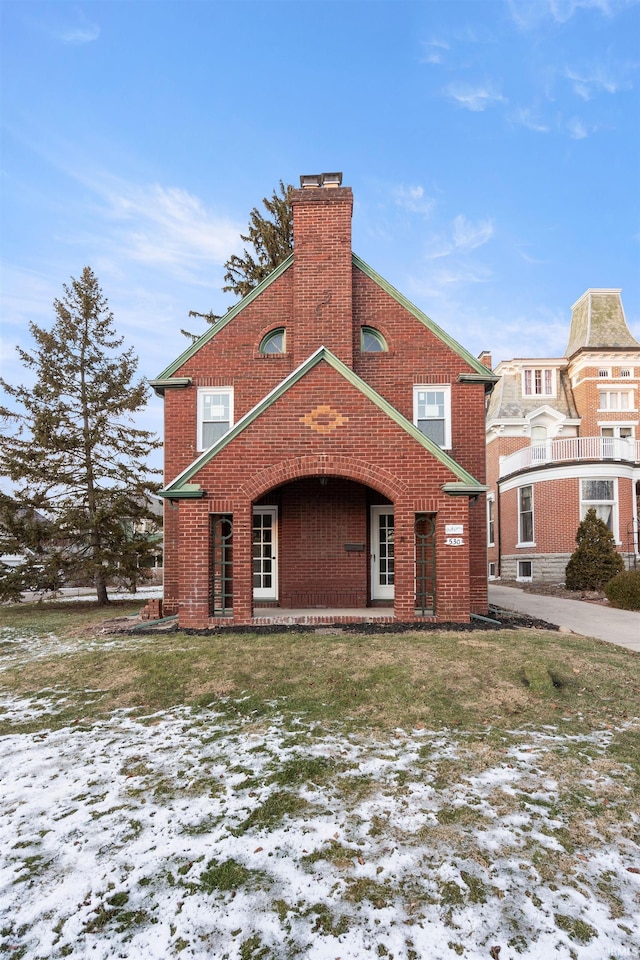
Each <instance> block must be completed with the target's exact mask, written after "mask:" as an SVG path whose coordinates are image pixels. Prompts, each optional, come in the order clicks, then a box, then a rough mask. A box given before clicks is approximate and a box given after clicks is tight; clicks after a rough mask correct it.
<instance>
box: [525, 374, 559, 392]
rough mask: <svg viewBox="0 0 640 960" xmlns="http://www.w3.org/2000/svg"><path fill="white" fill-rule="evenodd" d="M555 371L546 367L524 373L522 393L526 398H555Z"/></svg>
mask: <svg viewBox="0 0 640 960" xmlns="http://www.w3.org/2000/svg"><path fill="white" fill-rule="evenodd" d="M554 373H555V371H554V370H552V369H545V368H544V367H542V368H540V367H538V368H535V367H534V368H532V369H530V370H523V371H522V393H523V395H524V396H525V397H553V396H555V392H556V391H555V376H554Z"/></svg>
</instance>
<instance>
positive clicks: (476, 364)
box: [352, 253, 499, 383]
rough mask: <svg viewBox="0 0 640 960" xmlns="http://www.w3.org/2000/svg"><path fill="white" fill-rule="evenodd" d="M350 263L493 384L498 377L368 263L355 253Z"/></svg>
mask: <svg viewBox="0 0 640 960" xmlns="http://www.w3.org/2000/svg"><path fill="white" fill-rule="evenodd" d="M352 261H353V265H354V267H357V268H358V270H361V271H362V273H364V275H365V276H366V277H369V279H370V280H373V282H374V283H377V284H378V286H379V287H381V288H382V289H383V290H384V291H385V292H386V293H388V294H389V296H390V297H393V299H394V300H396V301H397V302H398V303H399V304H400V305H401V306H403V307H404V308H405V310H408V311H409V313H411V314H412V315H413V316H414V317H415V318H416V320H419V321H420V323H423V324H424V325H425V327H427V329H429V330H431V332H432V333H433V334H435V336H436V337H438V338H439V339H440V340H442V342H443V343H446V345H447V346H448V347H451V349H452V350H453V351H454V352H455V353H457V354H458V356H459V357H462V359H463V360H465V361H466V362H467V363H468V364H469V366H470V367H473V369H474V370H475V371H476V373H479V374H481V375H482V376H483V377H484V378H485V379H486V380H488V381H489V382H491V383H494V382H495V381H496V380H497V379H499V378H498V377H495V376H494V374H493V373H492V372H491V370H489V368H488V367H485V365H484V364H483V363H480V361H479V360H478V358H477V357H474V356H473V354H471V353H469V351H468V350H465V348H464V347H463V346H462V345H461V344H459V343H458V341H457V340H454V339H453V337H450V336H449V334H448V333H445V331H444V330H443V329H442V327H439V326H438V324H437V323H434V322H433V320H432V319H431V318H430V317H428V316H427V315H426V313H423V312H422V310H419V309H418V307H416V305H415V304H413V303H411V301H410V300H407V298H406V297H405V296H404V294H402V293H400V291H399V290H396V288H395V287H393V286H391V284H390V283H389V282H388V281H387V280H385V279H384V277H381V276H380V274H379V273H376V271H375V270H374V269H373V267H370V266H369V264H368V263H365V262H364V260H361V259H360V257H358V256H357V255H356V254H355V253H354V254H352Z"/></svg>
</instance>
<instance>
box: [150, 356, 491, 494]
mask: <svg viewBox="0 0 640 960" xmlns="http://www.w3.org/2000/svg"><path fill="white" fill-rule="evenodd" d="M323 360H324V361H325V362H326V363H328V364H329V366H331V367H333V369H334V370H336V371H337V372H338V373H339V374H340V375H341V376H342V377H344V378H345V380H347V381H348V382H349V383H350V384H351V385H352V386H353V387H355V389H356V390H359V391H360V392H361V393H362V394H364V396H365V397H367V398H368V399H369V400H370V401H371V402H372V403H374V404H375V405H376V406H377V407H378V408H379V409H380V410H382V412H383V413H385V414H386V415H387V416H388V417H390V418H391V419H392V420H393V421H394V422H395V423H397V424H398V426H399V427H401V429H402V430H404V431H405V432H406V433H408V434H409V436H410V437H412V438H413V439H414V440H415V441H416V442H417V443H419V444H420V445H421V446H422V447H424V449H425V450H428V451H429V453H431V454H433V456H434V457H436V459H438V460H439V461H440V462H441V463H442V464H444V466H445V467H447V468H448V469H449V470H450V471H451V473H453V475H454V477H456V479H455V480H454V481H452V482H450V483H445V484H444V485H443V488H442V489H443V490H444V491H445V492H446V493H448V494H451V495H462V496H474V495H476V494H479V493H484V491H485V490H487V489H488V488H487V487H486V486H484V485H483V484H481V483H479V482H478V481H477V480H476V479H475V477H473V476H472V475H471V474H470V473H468V472H467V471H466V470H465V469H464V468H463V467H461V466H460V464H459V463H457V462H456V461H455V460H454V459H453V457H450V456H449V454H448V453H445V451H444V450H442V449H441V448H440V447H439V446H438V445H437V444H436V443H434V442H433V441H432V440H429V438H428V437H425V436H424V434H423V433H421V432H420V430H418V428H417V427H416V426H414V424H412V423H411V422H410V421H409V420H407V419H406V417H404V416H403V415H402V414H401V413H399V412H398V411H397V410H396V408H395V407H394V406H392V404H390V403H389V401H388V400H385V399H384V397H381V396H380V394H379V393H377V392H376V391H375V390H374V389H373V388H372V387H370V386H369V384H368V383H366V382H365V381H364V380H363V379H362V378H361V377H359V376H358V375H357V374H356V373H354V371H353V370H351V368H350V367H348V366H347V365H346V364H345V363H343V362H342V361H341V360H339V359H338V358H337V357H336V356H335V355H334V354H333V353H332V352H331V351H330V350H328V349H327V348H326V347H318V349H317V350H316V351H315V352H314V353H312V354H311V356H310V357H308V358H307V359H306V360H305V361H304V362H303V363H301V364H300V366H299V367H297V368H296V369H295V370H293V371H292V372H291V373H290V374H289V376H288V377H285V379H284V380H282V381H281V383H279V384H278V386H277V387H275V388H274V389H273V390H272V391H271V392H270V393H268V394H267V395H266V397H264V398H263V399H262V400H261V401H260V402H259V403H257V404H256V406H255V407H253V409H251V410H249V411H248V413H245V415H244V416H243V417H242V418H241V419H240V420H238V422H237V423H236V424H235V425H234V426H233V427H232V428H231V430H229V431H228V432H227V433H225V434H224V436H222V437H220V439H219V440H218V441H217V442H216V443H214V444H213V445H212V446H211V447H209V448H208V449H207V450H205V451H204V452H203V453H201V454H200V456H199V457H197V458H196V459H195V460H194V461H193V463H191V464H190V465H189V466H188V467H187V468H186V470H183V471H182V473H180V474H179V475H178V476H177V477H176V478H175V480H173V481H172V482H171V483H170V484H168V485H167V486H166V487H165V489H164V490H161V491H160V496H162V497H166V498H168V499H176V500H177V499H182V498H194V497H201V496H203V495H204V491H203V490H201V489H200V487H199V486H198V485H197V484H194V483H191V481H192V480H193V478H194V477H195V476H196V474H198V473H199V471H200V470H202V468H203V467H204V466H206V464H207V463H209V461H210V460H212V459H213V457H215V456H216V454H218V453H220V451H221V450H223V449H224V448H225V447H226V446H227V445H228V444H230V443H232V441H233V440H235V438H236V437H237V436H238V435H239V434H240V433H242V432H243V430H246V429H247V427H248V426H250V424H252V423H253V422H254V420H257V419H258V417H260V416H261V414H263V413H264V412H265V410H268V409H269V407H270V406H272V404H274V403H275V402H276V401H277V400H278V399H279V398H280V397H281V396H283V394H285V393H286V392H287V391H288V390H290V389H291V387H293V386H294V385H295V384H296V383H298V381H300V380H301V379H302V378H303V377H304V376H305V374H307V373H308V372H309V371H310V370H312V369H313V368H314V367H315V366H317V365H318V364H319V363H320V362H321V361H323Z"/></svg>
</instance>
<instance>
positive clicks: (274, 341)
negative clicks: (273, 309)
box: [258, 327, 286, 353]
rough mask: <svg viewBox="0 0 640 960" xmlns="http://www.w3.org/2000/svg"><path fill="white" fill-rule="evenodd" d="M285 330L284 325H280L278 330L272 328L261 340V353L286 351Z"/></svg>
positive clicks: (259, 348) (259, 349) (259, 350)
mask: <svg viewBox="0 0 640 960" xmlns="http://www.w3.org/2000/svg"><path fill="white" fill-rule="evenodd" d="M285 344H286V339H285V330H284V327H278V328H277V329H276V330H270V331H269V333H267V334H265V336H264V337H263V338H262V340H261V341H260V346H259V347H258V352H259V353H284V352H285Z"/></svg>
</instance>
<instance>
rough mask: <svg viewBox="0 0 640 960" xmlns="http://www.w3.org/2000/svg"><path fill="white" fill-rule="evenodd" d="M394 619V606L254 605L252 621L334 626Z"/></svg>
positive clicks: (259, 624)
mask: <svg viewBox="0 0 640 960" xmlns="http://www.w3.org/2000/svg"><path fill="white" fill-rule="evenodd" d="M394 621H395V617H394V615H393V607H366V608H362V607H353V608H351V607H326V608H325V607H322V608H320V607H308V608H306V609H301V610H288V609H285V608H283V607H254V608H253V619H252V621H251V622H252V623H253V624H255V625H256V626H268V625H269V624H279V623H281V624H291V623H300V624H307V625H309V624H312V625H313V624H317V625H318V626H332V625H333V624H335V623H393V622H394Z"/></svg>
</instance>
